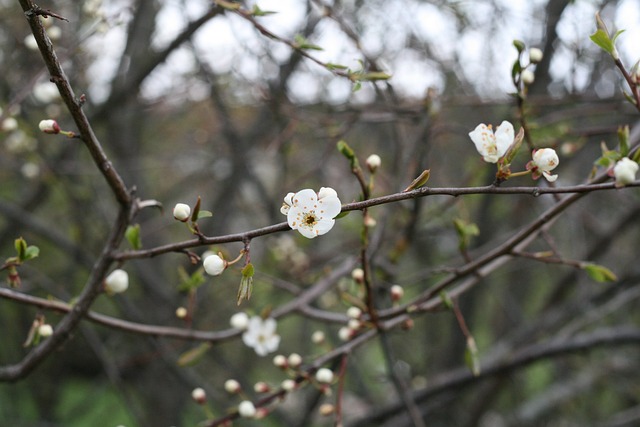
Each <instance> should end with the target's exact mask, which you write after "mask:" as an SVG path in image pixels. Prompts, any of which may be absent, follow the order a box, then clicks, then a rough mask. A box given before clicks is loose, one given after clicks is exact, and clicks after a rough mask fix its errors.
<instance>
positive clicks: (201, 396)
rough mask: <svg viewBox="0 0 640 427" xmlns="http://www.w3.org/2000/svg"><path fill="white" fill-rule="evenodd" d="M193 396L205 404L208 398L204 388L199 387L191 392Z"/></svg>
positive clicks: (198, 401)
mask: <svg viewBox="0 0 640 427" xmlns="http://www.w3.org/2000/svg"><path fill="white" fill-rule="evenodd" d="M191 398H192V399H193V400H195V401H196V402H197V403H199V404H203V403H204V402H205V401H206V400H207V393H206V392H205V391H204V389H203V388H201V387H197V388H194V389H193V391H192V392H191Z"/></svg>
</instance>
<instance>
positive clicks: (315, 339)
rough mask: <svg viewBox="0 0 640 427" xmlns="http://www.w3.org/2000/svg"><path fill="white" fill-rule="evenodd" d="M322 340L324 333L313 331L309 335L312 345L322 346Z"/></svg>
mask: <svg viewBox="0 0 640 427" xmlns="http://www.w3.org/2000/svg"><path fill="white" fill-rule="evenodd" d="M324 340H325V336H324V332H322V331H315V332H314V333H313V334H312V335H311V342H312V343H314V344H322V343H323V342H324Z"/></svg>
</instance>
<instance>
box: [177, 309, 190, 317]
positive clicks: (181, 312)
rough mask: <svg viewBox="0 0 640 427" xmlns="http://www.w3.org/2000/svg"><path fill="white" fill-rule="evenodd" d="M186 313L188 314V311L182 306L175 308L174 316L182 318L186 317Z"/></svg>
mask: <svg viewBox="0 0 640 427" xmlns="http://www.w3.org/2000/svg"><path fill="white" fill-rule="evenodd" d="M187 314H189V312H188V311H187V309H186V308H184V307H178V308H176V317H177V318H178V319H184V318H185V317H187Z"/></svg>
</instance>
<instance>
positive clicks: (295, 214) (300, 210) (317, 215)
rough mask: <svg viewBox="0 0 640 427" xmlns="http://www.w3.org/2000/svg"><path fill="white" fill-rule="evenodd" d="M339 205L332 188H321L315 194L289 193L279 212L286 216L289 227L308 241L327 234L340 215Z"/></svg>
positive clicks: (313, 192) (305, 190)
mask: <svg viewBox="0 0 640 427" xmlns="http://www.w3.org/2000/svg"><path fill="white" fill-rule="evenodd" d="M340 210H341V203H340V199H339V198H338V193H336V191H335V190H334V189H333V188H329V187H322V188H320V191H319V192H318V193H317V194H316V192H315V191H313V190H311V189H308V188H307V189H304V190H300V191H298V192H297V193H295V194H293V193H289V194H287V196H286V197H285V198H284V205H282V208H281V209H280V212H282V213H283V214H285V215H287V222H288V223H289V227H291V228H292V229H294V230H298V231H299V232H300V234H302V235H303V236H304V237H307V238H309V239H313V238H314V237H316V236H320V235H322V234H325V233H327V232H328V231H329V230H331V228H333V225H334V224H335V220H334V219H333V218H335V217H336V215H338V214H339V213H340Z"/></svg>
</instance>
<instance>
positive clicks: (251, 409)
mask: <svg viewBox="0 0 640 427" xmlns="http://www.w3.org/2000/svg"><path fill="white" fill-rule="evenodd" d="M238 414H240V416H241V417H242V418H253V417H255V416H256V407H255V406H253V403H251V401H249V400H243V401H242V402H240V404H239V405H238Z"/></svg>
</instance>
